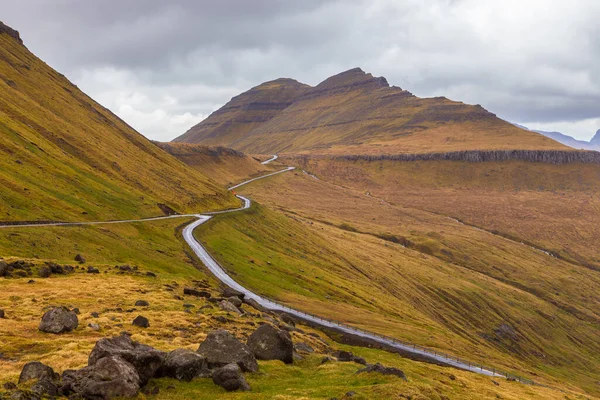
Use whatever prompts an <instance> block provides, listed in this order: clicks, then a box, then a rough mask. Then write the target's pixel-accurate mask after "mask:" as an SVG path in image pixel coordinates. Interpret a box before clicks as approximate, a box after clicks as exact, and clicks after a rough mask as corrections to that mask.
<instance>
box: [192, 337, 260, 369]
mask: <svg viewBox="0 0 600 400" xmlns="http://www.w3.org/2000/svg"><path fill="white" fill-rule="evenodd" d="M198 354H200V355H201V356H202V357H204V358H206V361H207V363H208V367H209V368H211V369H212V368H219V367H224V366H225V365H227V364H231V363H235V364H237V365H239V366H240V368H241V369H242V370H243V371H245V372H256V371H258V363H257V362H256V357H255V356H254V354H253V353H252V351H251V350H250V348H249V347H248V346H246V345H245V344H243V343H242V342H240V341H239V340H237V339H236V338H235V336H233V335H232V334H231V333H229V332H228V331H226V330H224V329H219V330H216V331H212V332H210V333H209V334H208V336H207V337H206V339H205V340H204V342H202V344H200V347H199V348H198Z"/></svg>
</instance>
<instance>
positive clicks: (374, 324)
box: [197, 173, 600, 393]
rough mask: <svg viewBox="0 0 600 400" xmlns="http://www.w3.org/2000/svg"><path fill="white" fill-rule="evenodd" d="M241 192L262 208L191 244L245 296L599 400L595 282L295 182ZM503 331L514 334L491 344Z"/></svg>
mask: <svg viewBox="0 0 600 400" xmlns="http://www.w3.org/2000/svg"><path fill="white" fill-rule="evenodd" d="M243 192H244V194H249V195H250V196H251V197H252V198H253V199H255V200H256V199H258V200H259V201H260V202H261V203H263V204H264V206H254V207H253V209H251V210H250V212H247V213H243V214H242V213H240V214H231V215H223V216H220V217H218V218H215V219H213V220H212V221H211V222H209V224H208V225H206V226H204V227H203V228H200V230H199V231H198V232H197V237H198V238H199V239H200V240H202V241H204V242H205V243H206V244H207V245H208V247H209V248H210V249H211V250H212V252H213V254H214V255H215V256H216V257H217V258H218V259H219V260H220V261H221V262H222V263H223V264H224V265H225V266H226V268H227V269H228V270H229V271H230V272H231V274H232V275H233V276H234V277H235V279H237V280H238V281H239V282H241V283H242V284H244V285H246V286H247V287H249V288H252V289H254V290H256V291H257V292H259V293H262V294H265V295H267V296H269V297H273V298H275V299H278V300H280V301H283V302H285V303H288V304H290V305H293V306H295V307H297V308H299V309H302V310H306V311H309V312H313V313H316V314H319V315H324V316H326V317H330V318H333V319H337V320H341V321H344V322H347V323H350V324H353V325H356V326H359V327H361V328H366V329H370V330H372V331H376V332H379V333H383V334H387V335H389V336H394V337H397V338H399V339H403V340H408V341H411V342H415V343H418V344H421V345H425V346H429V347H433V348H436V349H439V350H442V351H445V352H449V353H451V354H457V355H461V356H463V357H466V358H469V359H471V360H473V361H476V362H484V363H485V364H491V365H494V366H496V367H500V368H504V369H508V370H511V371H515V372H518V373H521V374H523V375H525V376H528V377H530V378H533V379H534V380H541V381H543V382H549V383H551V384H553V385H559V386H561V385H566V386H568V387H573V386H578V387H580V388H583V389H584V390H586V391H588V392H589V393H597V391H598V387H597V383H596V382H597V376H598V373H599V371H598V369H597V366H598V365H600V364H599V361H600V360H598V358H597V357H598V354H600V352H599V349H598V346H597V343H598V340H599V339H600V338H599V337H598V334H599V332H600V330H599V329H598V326H599V325H598V318H599V316H598V314H597V310H598V307H596V306H594V305H593V304H597V302H598V299H597V287H599V286H600V282H599V279H600V277H599V276H598V274H597V273H596V272H595V271H593V270H590V269H588V268H586V267H583V266H580V265H574V264H570V263H568V262H565V261H562V260H557V259H555V258H552V257H550V256H547V255H545V254H544V253H542V252H540V251H537V250H534V249H531V248H529V247H528V246H525V245H521V244H519V243H515V242H512V241H509V240H506V239H504V238H502V237H499V236H497V235H493V234H491V233H489V232H485V231H481V230H477V229H474V228H472V227H468V226H465V225H461V224H459V223H456V222H455V221H452V220H450V219H449V218H447V217H444V216H440V215H437V214H434V213H431V212H426V211H420V210H418V209H414V208H405V207H400V206H396V205H393V204H390V203H389V202H385V201H381V200H380V199H379V198H377V197H373V196H374V194H371V195H370V196H366V195H365V193H364V192H358V191H354V190H349V189H343V188H340V187H339V186H335V185H331V184H328V183H326V182H323V181H317V180H315V179H312V178H307V177H305V176H304V174H301V173H296V174H287V175H286V176H279V177H274V178H272V179H270V180H268V181H263V182H257V183H255V184H252V185H250V186H247V187H245V188H244V189H243ZM277 209H278V210H280V211H275V210H277ZM320 221H324V222H320ZM340 227H341V228H342V229H340ZM349 228H352V229H349ZM352 231H357V232H352ZM382 232H383V234H384V236H385V237H384V238H383V239H382V238H381V236H382ZM390 236H391V237H394V238H401V237H403V238H406V239H407V240H408V241H409V242H410V244H411V246H409V247H408V248H405V247H403V246H402V245H401V244H400V243H394V241H393V240H392V241H390V240H389V237H390ZM502 325H509V326H511V327H512V328H513V329H514V330H515V332H516V333H515V335H516V336H515V337H514V338H512V337H510V335H508V336H506V335H504V336H503V335H502V333H499V332H501V330H499V329H500V328H501V327H502ZM563 387H564V386H563Z"/></svg>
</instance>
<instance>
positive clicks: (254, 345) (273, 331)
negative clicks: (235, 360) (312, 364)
mask: <svg viewBox="0 0 600 400" xmlns="http://www.w3.org/2000/svg"><path fill="white" fill-rule="evenodd" d="M246 344H247V345H248V347H249V348H250V350H252V352H253V353H254V355H255V356H256V358H257V359H259V360H280V361H283V362H284V363H286V364H292V363H293V362H294V343H293V342H292V337H291V336H290V334H289V333H288V332H286V331H284V330H280V329H277V328H276V327H274V326H273V325H271V324H263V325H261V326H260V327H259V328H258V329H257V330H256V331H254V333H252V335H250V337H249V338H248V341H247V343H246Z"/></svg>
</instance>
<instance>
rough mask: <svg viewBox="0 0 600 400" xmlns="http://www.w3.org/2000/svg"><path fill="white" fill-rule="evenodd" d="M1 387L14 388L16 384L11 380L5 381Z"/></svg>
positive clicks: (5, 388)
mask: <svg viewBox="0 0 600 400" xmlns="http://www.w3.org/2000/svg"><path fill="white" fill-rule="evenodd" d="M2 387H3V388H4V390H16V389H17V385H16V384H15V383H13V382H6V383H5V384H4V385H2Z"/></svg>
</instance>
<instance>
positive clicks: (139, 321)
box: [131, 315, 150, 328]
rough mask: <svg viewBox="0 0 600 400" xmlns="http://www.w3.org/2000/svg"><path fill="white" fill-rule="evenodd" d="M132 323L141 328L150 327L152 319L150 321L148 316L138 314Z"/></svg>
mask: <svg viewBox="0 0 600 400" xmlns="http://www.w3.org/2000/svg"><path fill="white" fill-rule="evenodd" d="M131 324H132V325H135V326H139V327H140V328H149V327H150V321H148V318H146V317H143V316H141V315H138V316H137V317H135V319H134V320H133V322H132V323H131Z"/></svg>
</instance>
